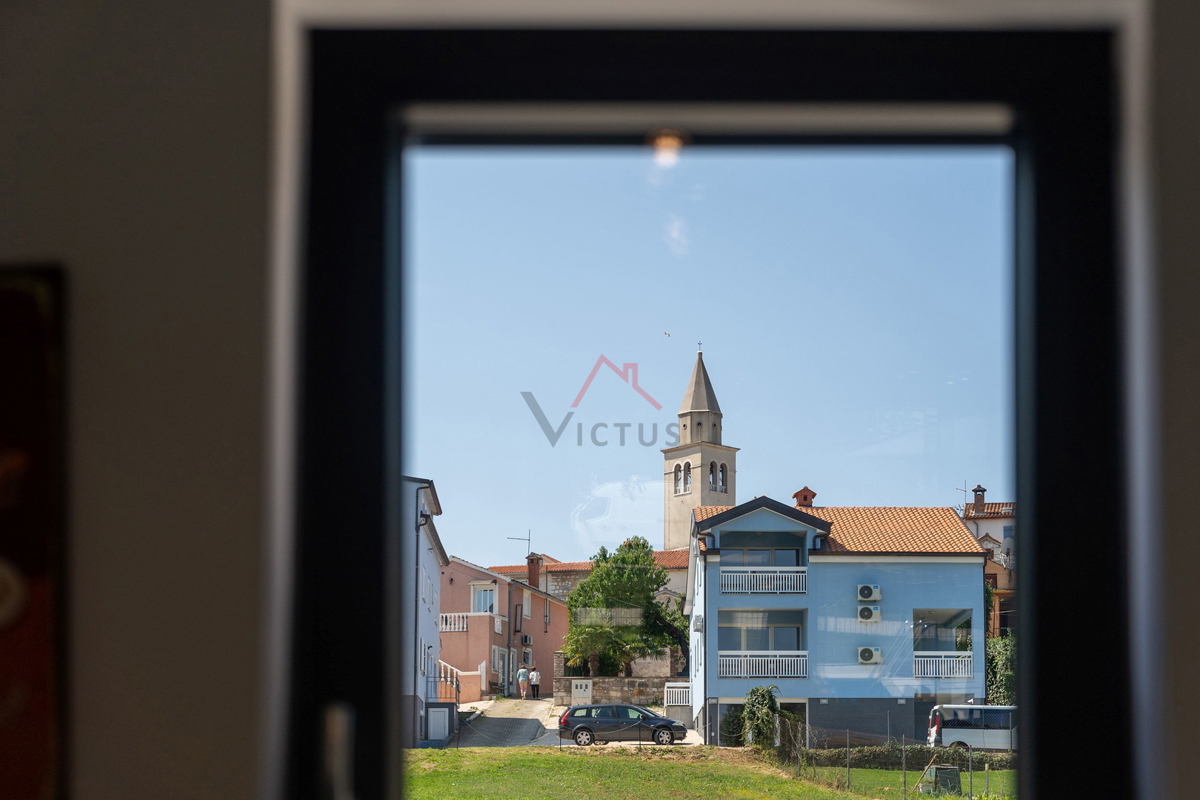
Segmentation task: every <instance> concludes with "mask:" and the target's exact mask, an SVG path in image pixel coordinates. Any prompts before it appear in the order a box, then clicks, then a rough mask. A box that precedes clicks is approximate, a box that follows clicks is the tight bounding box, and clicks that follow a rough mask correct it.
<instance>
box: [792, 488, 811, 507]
mask: <svg viewBox="0 0 1200 800" xmlns="http://www.w3.org/2000/svg"><path fill="white" fill-rule="evenodd" d="M816 496H817V493H816V492H814V491H813V490H812V489H810V488H808V487H807V486H805V487H804V488H803V489H801V490H800V491H798V492H796V493H795V494H794V495H792V497H793V498H795V500H796V508H812V501H813V498H814V497H816Z"/></svg>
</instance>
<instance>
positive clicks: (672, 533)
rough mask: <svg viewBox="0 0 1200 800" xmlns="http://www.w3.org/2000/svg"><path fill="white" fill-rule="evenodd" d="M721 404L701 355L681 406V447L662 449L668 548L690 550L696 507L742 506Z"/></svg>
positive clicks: (734, 456) (733, 452)
mask: <svg viewBox="0 0 1200 800" xmlns="http://www.w3.org/2000/svg"><path fill="white" fill-rule="evenodd" d="M722 427H723V423H722V415H721V406H720V404H719V403H717V395H716V392H714V391H713V387H712V381H710V380H709V378H708V370H707V369H705V367H704V354H703V353H701V352H697V353H696V366H695V367H693V368H692V378H691V380H690V381H688V387H687V391H686V392H684V395H683V404H682V405H681V406H680V407H679V444H677V445H675V446H674V447H668V448H667V449H666V450H663V451H662V452H663V498H664V513H663V548H664V549H666V550H675V549H679V548H684V547H687V546H688V537H689V536H690V535H691V530H692V511H693V509H695V508H696V507H697V506H733V505H737V500H736V499H735V497H736V496H735V494H734V490H735V488H736V487H737V480H736V475H737V468H736V461H737V448H736V447H727V446H726V445H723V444H721V428H722Z"/></svg>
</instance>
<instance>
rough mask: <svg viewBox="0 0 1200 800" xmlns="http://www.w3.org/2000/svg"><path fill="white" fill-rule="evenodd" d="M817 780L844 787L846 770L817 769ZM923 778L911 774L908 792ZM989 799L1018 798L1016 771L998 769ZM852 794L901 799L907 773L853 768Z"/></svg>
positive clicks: (979, 787) (979, 780)
mask: <svg viewBox="0 0 1200 800" xmlns="http://www.w3.org/2000/svg"><path fill="white" fill-rule="evenodd" d="M816 773H817V779H818V781H819V782H821V783H828V784H831V785H837V786H841V785H843V784H844V783H845V782H846V769H845V767H817V768H816ZM920 777H921V770H919V769H918V770H909V771H908V790H909V792H910V793H911V792H912V790H913V788H914V787H915V786H916V785H917V779H918V778H920ZM968 780H969V779H968V776H967V772H966V770H963V772H962V789H963V796H964V797H965V796H966V794H967V790H968V788H969V787H970V784H969V783H968ZM983 785H984V777H983V770H979V771H977V772H976V773H975V785H974V792H975V794H976V796H978V795H982V794H983ZM988 790H989V795H988V796H989V797H1001V798H1003V797H1016V796H1017V771H1016V770H1015V769H1009V770H1003V771H1001V770H996V771H994V772H992V773H991V775H990V777H989V778H988ZM850 791H852V792H854V793H856V794H865V795H869V796H871V797H879V798H886V797H896V798H899V797H902V796H903V794H904V774H903V773H902V772H901V771H900V770H898V769H895V770H892V769H852V770H850Z"/></svg>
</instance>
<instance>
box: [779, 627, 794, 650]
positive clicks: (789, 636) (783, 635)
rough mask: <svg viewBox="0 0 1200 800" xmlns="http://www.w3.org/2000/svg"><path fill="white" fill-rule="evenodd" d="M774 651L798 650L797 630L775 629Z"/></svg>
mask: <svg viewBox="0 0 1200 800" xmlns="http://www.w3.org/2000/svg"><path fill="white" fill-rule="evenodd" d="M774 632H775V647H774V649H775V650H799V649H800V629H799V628H775V629H774Z"/></svg>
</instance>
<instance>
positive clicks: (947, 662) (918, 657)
mask: <svg viewBox="0 0 1200 800" xmlns="http://www.w3.org/2000/svg"><path fill="white" fill-rule="evenodd" d="M973 662H974V658H973V654H972V653H934V652H926V651H918V652H915V653H913V677H914V678H970V677H972V675H973V672H972V669H973V666H972V665H973Z"/></svg>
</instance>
